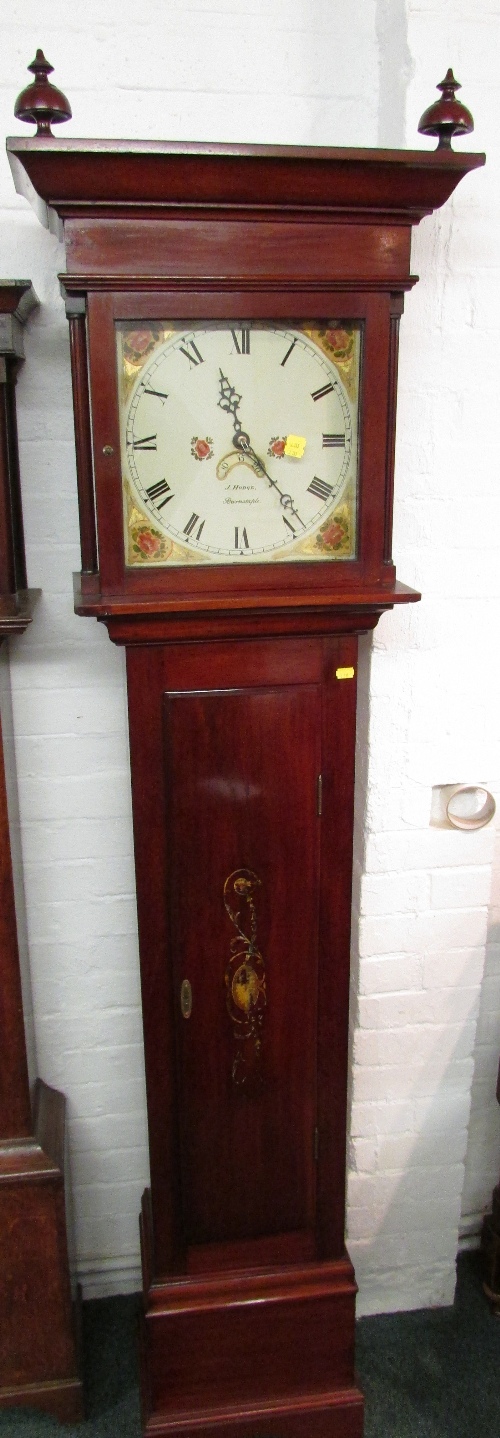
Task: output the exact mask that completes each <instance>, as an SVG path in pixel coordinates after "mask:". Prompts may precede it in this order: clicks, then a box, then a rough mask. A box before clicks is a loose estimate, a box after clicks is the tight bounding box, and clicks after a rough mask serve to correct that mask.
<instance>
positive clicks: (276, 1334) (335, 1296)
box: [141, 1196, 363, 1438]
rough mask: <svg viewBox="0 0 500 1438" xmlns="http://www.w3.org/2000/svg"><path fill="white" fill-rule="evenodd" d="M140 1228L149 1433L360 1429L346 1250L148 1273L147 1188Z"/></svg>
mask: <svg viewBox="0 0 500 1438" xmlns="http://www.w3.org/2000/svg"><path fill="white" fill-rule="evenodd" d="M141 1230H142V1231H141V1237H142V1245H143V1273H144V1278H145V1285H144V1291H145V1303H144V1315H143V1319H142V1324H141V1350H142V1352H141V1392H142V1407H143V1424H144V1433H145V1434H151V1435H153V1434H155V1435H157V1438H160V1435H167V1434H168V1435H172V1438H173V1435H175V1434H179V1435H181V1434H182V1435H184V1438H188V1435H191V1434H193V1435H194V1434H196V1435H197V1438H217V1435H220V1438H257V1435H259V1438H262V1435H265V1438H361V1435H362V1432H363V1396H362V1394H361V1391H360V1389H359V1388H358V1387H357V1385H356V1382H355V1375H354V1303H355V1294H356V1284H355V1282H354V1273H353V1269H352V1266H351V1263H350V1260H349V1258H348V1256H347V1254H345V1255H344V1256H343V1257H342V1258H340V1259H338V1260H337V1261H334V1262H330V1261H328V1262H317V1261H316V1262H312V1263H303V1264H290V1265H286V1266H285V1265H283V1266H281V1267H268V1268H261V1269H260V1270H259V1269H257V1268H253V1269H250V1268H248V1269H240V1270H239V1271H238V1272H236V1271H234V1270H233V1271H220V1272H211V1273H203V1274H197V1275H190V1276H188V1275H185V1276H184V1275H183V1276H179V1277H175V1278H172V1279H171V1280H167V1281H155V1280H154V1279H153V1281H151V1278H150V1273H151V1267H150V1257H151V1252H152V1249H151V1229H150V1213H149V1202H148V1197H147V1196H145V1202H144V1203H143V1213H142V1225H141Z"/></svg>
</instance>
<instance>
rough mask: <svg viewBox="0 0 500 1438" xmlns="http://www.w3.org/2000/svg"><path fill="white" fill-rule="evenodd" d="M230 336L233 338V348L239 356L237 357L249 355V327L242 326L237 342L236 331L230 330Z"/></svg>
mask: <svg viewBox="0 0 500 1438" xmlns="http://www.w3.org/2000/svg"><path fill="white" fill-rule="evenodd" d="M231 334H232V336H233V340H234V347H235V350H236V353H237V354H239V355H249V354H250V326H249V325H243V327H242V329H241V330H240V338H239V340H238V334H237V331H236V330H231Z"/></svg>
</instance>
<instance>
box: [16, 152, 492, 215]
mask: <svg viewBox="0 0 500 1438" xmlns="http://www.w3.org/2000/svg"><path fill="white" fill-rule="evenodd" d="M7 152H8V156H9V161H10V164H11V168H12V172H13V177H14V183H15V186H16V189H17V190H18V193H19V194H22V195H24V197H25V198H27V199H29V200H30V201H31V203H34V205H35V208H37V210H38V213H39V216H40V218H41V219H43V221H44V223H46V224H48V223H49V218H50V217H49V216H48V213H47V212H48V211H55V213H56V214H57V215H58V216H59V217H60V218H61V219H66V218H69V217H70V216H72V215H77V214H79V215H80V216H83V215H84V214H87V213H89V212H93V213H94V214H96V213H98V214H99V215H101V216H102V215H104V214H112V213H114V214H117V213H118V214H120V215H121V216H122V217H123V218H125V216H128V217H131V216H132V215H133V214H134V212H135V211H137V210H140V211H141V212H144V210H145V209H147V210H149V211H150V212H151V214H152V215H154V214H157V215H158V216H159V217H161V216H164V215H165V212H175V211H176V210H179V209H180V210H182V211H183V212H184V213H186V212H190V213H192V214H193V217H194V216H199V215H200V214H201V213H203V211H204V210H207V209H208V210H211V209H213V208H214V207H216V208H217V212H218V214H219V216H220V214H221V210H222V211H224V210H226V209H227V210H228V211H231V212H238V213H240V214H241V215H242V217H244V216H245V215H246V214H247V212H248V211H249V210H251V211H252V212H254V213H255V214H258V215H260V216H262V218H269V217H270V216H271V215H273V214H276V213H277V212H278V211H279V213H280V214H281V215H282V216H283V215H286V216H287V217H290V216H293V215H297V216H299V215H300V214H304V215H308V216H309V217H310V218H311V217H312V216H313V215H317V216H321V215H324V216H325V217H328V218H330V219H331V218H333V217H336V218H337V219H338V220H341V219H342V218H345V219H349V218H350V219H352V218H353V216H358V217H359V220H360V221H361V222H362V223H363V222H367V221H369V222H371V223H373V222H377V221H378V222H379V223H382V224H384V223H387V222H388V221H390V222H391V223H393V224H394V223H401V224H405V223H406V224H408V223H409V224H418V222H419V221H420V220H421V219H422V218H423V216H424V215H428V214H430V213H431V212H432V211H433V210H434V209H436V208H439V206H440V205H442V204H444V203H445V201H446V200H447V199H449V197H450V195H451V194H452V193H453V190H454V189H455V187H456V185H457V184H458V183H459V181H460V180H461V179H463V177H464V176H465V175H466V174H467V173H468V172H469V170H475V169H477V168H478V167H480V166H481V165H483V164H484V162H485V156H484V155H483V154H478V153H473V152H468V153H463V154H457V153H456V152H455V151H452V150H443V149H441V150H433V151H422V150H383V149H363V148H357V149H352V148H347V149H341V148H333V149H332V148H328V147H327V146H288V145H219V144H204V143H198V144H195V143H189V144H187V143H184V142H182V141H178V142H166V141H161V140H156V141H154V140H149V141H143V140H98V139H90V140H78V139H64V140H58V139H54V138H48V139H44V138H38V139H37V138H35V139H25V138H24V137H21V136H19V137H18V136H15V137H11V138H10V139H8V140H7ZM40 201H41V202H42V211H41V210H40ZM43 207H46V210H45V212H44V210H43Z"/></svg>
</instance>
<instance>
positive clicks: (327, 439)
mask: <svg viewBox="0 0 500 1438" xmlns="http://www.w3.org/2000/svg"><path fill="white" fill-rule="evenodd" d="M342 444H345V434H324V435H323V449H335V448H337V447H340V445H342Z"/></svg>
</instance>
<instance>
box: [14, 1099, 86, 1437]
mask: <svg viewBox="0 0 500 1438" xmlns="http://www.w3.org/2000/svg"><path fill="white" fill-rule="evenodd" d="M65 1102H66V1101H65V1097H64V1094H62V1093H59V1092H58V1090H56V1089H52V1088H49V1086H48V1085H47V1084H44V1083H42V1081H41V1080H40V1079H38V1080H37V1083H36V1086H35V1102H34V1124H33V1133H32V1134H28V1135H26V1136H20V1137H19V1138H9V1139H4V1140H2V1142H1V1143H0V1335H1V1337H0V1410H2V1409H5V1408H13V1407H15V1408H18V1407H23V1408H25V1407H28V1408H38V1409H42V1411H44V1412H45V1413H49V1414H51V1416H52V1417H54V1418H57V1419H59V1421H60V1422H61V1423H79V1422H80V1421H81V1420H82V1419H83V1416H84V1415H83V1396H82V1393H83V1390H82V1381H81V1376H80V1372H79V1352H78V1347H79V1344H78V1320H79V1312H78V1309H77V1311H76V1312H74V1311H72V1302H71V1289H70V1274H69V1263H68V1248H67V1237H66V1216H65V1197H64V1122H65Z"/></svg>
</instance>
